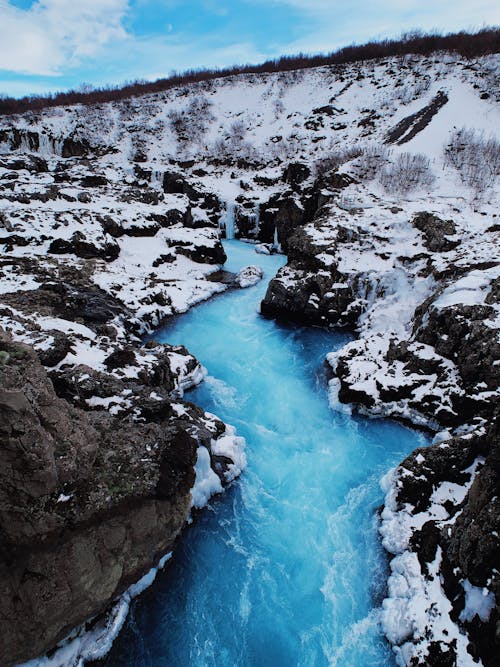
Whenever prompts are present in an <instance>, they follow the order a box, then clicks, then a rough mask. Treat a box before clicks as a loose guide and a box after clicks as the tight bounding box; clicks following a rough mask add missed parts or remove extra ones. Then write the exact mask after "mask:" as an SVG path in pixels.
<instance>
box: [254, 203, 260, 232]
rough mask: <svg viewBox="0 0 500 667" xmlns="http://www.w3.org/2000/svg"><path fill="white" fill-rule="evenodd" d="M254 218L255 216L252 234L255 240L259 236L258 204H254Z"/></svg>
mask: <svg viewBox="0 0 500 667" xmlns="http://www.w3.org/2000/svg"><path fill="white" fill-rule="evenodd" d="M254 216H255V226H254V234H255V238H257V237H258V235H259V225H260V204H259V203H258V202H257V204H255V208H254Z"/></svg>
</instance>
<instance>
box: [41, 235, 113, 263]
mask: <svg viewBox="0 0 500 667" xmlns="http://www.w3.org/2000/svg"><path fill="white" fill-rule="evenodd" d="M49 252H51V253H54V254H55V255H64V254H67V253H71V254H73V255H76V256H77V257H82V258H83V259H92V258H100V259H105V260H106V261H107V262H112V261H113V260H115V259H116V258H117V257H118V255H119V254H120V246H119V245H118V244H117V243H116V242H115V241H111V240H107V239H103V241H102V243H100V244H99V245H96V244H95V243H91V242H90V241H88V240H87V239H86V237H85V235H84V234H83V233H82V232H75V233H74V234H73V236H72V237H71V238H70V239H69V240H66V239H54V240H53V241H52V242H51V244H50V246H49Z"/></svg>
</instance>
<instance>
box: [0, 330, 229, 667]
mask: <svg viewBox="0 0 500 667" xmlns="http://www.w3.org/2000/svg"><path fill="white" fill-rule="evenodd" d="M0 347H1V350H0V354H1V358H0V374H1V386H2V389H1V390H0V415H1V419H0V440H1V443H2V446H1V448H0V458H1V462H0V463H1V465H0V476H1V485H0V496H1V498H0V507H1V511H0V535H1V537H0V553H1V556H0V571H1V574H2V576H1V584H0V586H1V590H2V595H1V600H0V615H1V617H2V618H3V621H2V630H3V632H2V634H1V638H0V654H1V656H2V660H1V664H2V665H4V664H5V665H9V664H12V663H14V662H18V661H21V660H24V659H26V658H29V657H31V656H33V655H37V654H40V653H42V652H43V651H45V650H47V649H49V648H51V647H52V646H53V645H54V643H55V642H56V641H58V640H60V639H62V638H63V637H64V636H65V635H66V634H67V633H68V632H69V631H70V630H71V629H72V628H73V627H75V626H77V625H79V624H81V623H83V622H84V621H85V620H87V619H88V618H89V617H90V616H93V615H96V614H99V613H100V612H102V611H104V610H105V609H106V607H107V606H108V605H109V604H110V602H111V601H113V600H114V599H115V598H116V597H117V596H119V595H120V593H122V592H123V591H124V590H125V589H126V588H127V587H128V586H129V585H131V584H132V583H133V582H135V581H137V580H138V579H139V578H140V577H141V576H143V575H144V574H145V573H146V572H147V571H148V570H149V569H150V568H151V567H152V566H153V565H154V564H155V563H156V561H157V560H158V558H159V557H160V556H162V555H164V554H165V553H167V552H168V551H170V550H171V549H172V546H173V543H174V540H175V538H176V536H177V535H178V533H179V531H180V530H181V528H182V526H183V525H184V522H185V519H186V516H187V513H188V510H189V507H190V503H191V496H190V489H191V488H192V486H193V484H194V470H193V466H194V463H195V462H196V450H197V447H198V446H199V444H203V445H204V446H206V447H207V448H208V449H209V451H210V442H211V439H212V438H215V439H217V437H218V436H219V435H221V433H223V432H224V430H225V426H224V425H223V424H221V423H220V422H214V421H209V420H207V419H206V418H205V417H204V414H203V412H202V411H200V410H198V409H196V408H195V407H194V406H191V405H188V404H185V406H183V411H182V412H183V416H182V417H177V416H176V414H177V413H176V411H175V410H173V408H172V399H171V398H169V396H170V392H171V390H172V388H173V385H174V383H173V381H172V379H171V376H170V373H171V371H169V372H168V373H167V375H165V374H164V373H162V372H161V371H160V368H159V366H157V368H156V369H154V371H153V372H150V373H149V374H148V375H147V376H146V375H145V376H144V378H143V379H142V381H141V380H138V381H136V382H135V383H132V385H131V384H130V382H128V383H127V381H126V379H121V380H120V379H118V378H112V377H110V376H107V375H105V374H100V376H96V375H95V373H93V371H92V369H90V368H85V367H84V368H82V369H81V370H80V371H79V370H78V369H77V368H74V369H73V370H72V371H70V372H66V373H64V372H63V373H62V374H59V376H58V377H57V383H56V387H57V388H58V392H59V393H60V395H64V396H65V397H67V398H69V396H70V394H72V392H73V391H77V394H76V395H75V394H72V396H71V398H72V402H73V403H74V404H75V405H79V406H81V407H75V405H72V404H71V403H70V402H69V400H64V398H59V397H58V396H57V394H56V393H55V391H54V387H53V385H52V382H51V381H50V379H49V378H48V376H47V373H46V371H45V370H44V368H43V367H42V365H41V364H40V362H39V361H38V359H37V356H36V354H35V353H34V352H33V350H32V349H31V348H29V347H28V346H25V345H21V344H19V343H14V342H11V341H9V340H8V338H7V337H5V336H4V335H3V334H2V338H1V343H0ZM180 352H182V350H180ZM128 362H130V359H127V360H123V363H128ZM92 376H94V379H93V384H92V382H90V378H91V377H92ZM64 377H65V378H66V380H65V381H63V378H64ZM142 382H147V383H148V384H147V387H146V386H145V385H143V384H142ZM70 383H73V388H72V389H71V390H70ZM84 387H86V389H84ZM130 387H132V388H133V391H130ZM142 387H144V389H143V388H142ZM153 387H155V388H156V390H157V392H159V394H160V395H158V396H156V397H155V398H154V399H151V398H150V394H151V389H152V388H153ZM96 389H99V391H98V392H96ZM113 392H115V393H116V395H117V400H119V396H120V395H123V394H125V395H129V394H130V395H131V404H130V406H129V407H128V409H126V410H124V411H122V412H121V414H119V416H117V417H115V416H113V415H112V414H110V412H108V411H106V410H104V411H103V409H102V408H101V409H97V410H96V408H92V405H93V402H92V400H89V398H90V399H93V398H94V397H95V396H96V393H97V395H99V393H100V394H101V395H102V394H104V395H109V393H111V394H112V395H113ZM86 400H87V404H86V405H85V401H86ZM174 402H175V401H174ZM104 404H106V402H105V401H104ZM98 405H99V401H97V407H98ZM83 406H85V407H86V410H83V409H82V407H83ZM178 412H179V411H178ZM138 415H139V416H140V420H139V421H137V416H138ZM228 460H229V459H228Z"/></svg>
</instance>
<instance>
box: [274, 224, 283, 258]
mask: <svg viewBox="0 0 500 667" xmlns="http://www.w3.org/2000/svg"><path fill="white" fill-rule="evenodd" d="M273 248H274V249H275V250H276V251H277V252H282V250H281V243H280V242H279V240H278V227H277V226H276V225H274V238H273Z"/></svg>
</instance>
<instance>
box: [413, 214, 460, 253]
mask: <svg viewBox="0 0 500 667" xmlns="http://www.w3.org/2000/svg"><path fill="white" fill-rule="evenodd" d="M412 224H413V226H414V227H416V228H417V229H418V230H419V231H421V232H422V234H423V236H424V239H425V245H426V247H427V248H428V249H429V250H431V251H432V252H448V251H449V250H453V248H456V247H457V246H458V245H460V240H458V239H449V238H447V237H448V236H453V235H454V234H455V233H456V231H457V228H456V226H455V223H454V222H453V221H452V220H441V218H438V217H437V215H433V214H432V213H426V212H423V213H417V215H416V216H415V217H414V218H413V220H412Z"/></svg>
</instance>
